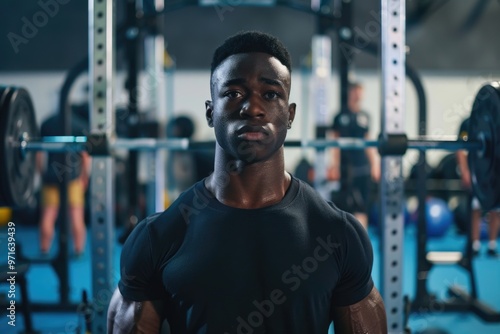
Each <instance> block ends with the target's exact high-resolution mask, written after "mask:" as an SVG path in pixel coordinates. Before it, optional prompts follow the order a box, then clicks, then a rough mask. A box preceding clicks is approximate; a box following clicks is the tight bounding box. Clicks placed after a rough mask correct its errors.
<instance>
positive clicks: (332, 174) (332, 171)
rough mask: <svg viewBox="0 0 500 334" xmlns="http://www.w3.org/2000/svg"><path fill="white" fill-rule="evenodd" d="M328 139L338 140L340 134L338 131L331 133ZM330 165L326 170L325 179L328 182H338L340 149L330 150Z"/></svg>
mask: <svg viewBox="0 0 500 334" xmlns="http://www.w3.org/2000/svg"><path fill="white" fill-rule="evenodd" d="M330 137H331V138H332V139H338V138H339V137H340V133H339V132H338V131H332V133H331V135H330ZM331 152H332V155H331V159H332V160H331V161H332V163H331V165H330V166H329V167H328V170H327V177H326V178H327V179H328V180H330V181H338V180H340V149H339V148H338V147H334V148H332V149H331Z"/></svg>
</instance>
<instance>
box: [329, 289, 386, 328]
mask: <svg viewBox="0 0 500 334" xmlns="http://www.w3.org/2000/svg"><path fill="white" fill-rule="evenodd" d="M333 323H334V326H335V333H336V334H344V333H345V334H348V333H349V334H350V333H362V334H379V333H380V334H382V333H383V334H386V333H387V317H386V313H385V306H384V302H383V300H382V297H381V296H380V293H379V292H378V290H377V289H376V288H375V287H373V289H372V291H371V292H370V293H369V294H368V296H366V297H365V298H364V299H362V300H361V301H359V302H357V303H356V304H353V305H349V306H342V307H334V309H333Z"/></svg>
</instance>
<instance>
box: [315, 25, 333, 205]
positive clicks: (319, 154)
mask: <svg viewBox="0 0 500 334" xmlns="http://www.w3.org/2000/svg"><path fill="white" fill-rule="evenodd" d="M331 71H332V40H331V38H330V36H328V35H323V34H317V35H314V36H313V38H312V74H311V79H312V91H313V92H314V96H313V97H312V101H311V107H312V110H314V111H315V117H316V120H315V122H316V138H318V139H324V138H325V137H326V128H327V125H328V119H327V115H328V107H329V106H328V95H329V89H328V88H329V86H328V82H329V79H330V76H331ZM314 169H315V171H316V173H315V176H314V188H315V189H316V190H317V191H318V192H319V193H320V194H321V195H322V196H323V197H324V198H329V196H330V193H329V191H328V189H326V187H325V175H326V150H325V148H318V149H317V150H316V161H315V166H314Z"/></svg>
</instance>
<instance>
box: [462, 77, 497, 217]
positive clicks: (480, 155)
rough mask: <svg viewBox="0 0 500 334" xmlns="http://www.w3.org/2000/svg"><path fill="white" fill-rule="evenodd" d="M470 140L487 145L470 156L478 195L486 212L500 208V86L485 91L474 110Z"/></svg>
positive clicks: (474, 188) (475, 192)
mask: <svg viewBox="0 0 500 334" xmlns="http://www.w3.org/2000/svg"><path fill="white" fill-rule="evenodd" d="M469 126H470V128H469V139H470V140H479V141H483V142H484V144H485V149H484V150H483V151H471V152H470V153H469V158H468V161H469V166H470V171H471V176H472V185H473V191H474V195H475V196H476V197H477V198H478V199H479V202H481V206H482V208H483V209H484V210H491V209H494V208H499V207H500V82H492V83H490V84H488V85H485V86H483V87H481V89H480V90H479V92H478V93H477V95H476V98H475V100H474V104H473V106H472V113H471V116H470V123H469Z"/></svg>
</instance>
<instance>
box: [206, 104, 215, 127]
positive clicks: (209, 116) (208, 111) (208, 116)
mask: <svg viewBox="0 0 500 334" xmlns="http://www.w3.org/2000/svg"><path fill="white" fill-rule="evenodd" d="M213 111H214V108H213V103H212V101H210V100H206V101H205V117H206V119H207V124H208V126H209V127H211V128H213V127H214V119H213V117H212V114H213Z"/></svg>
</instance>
